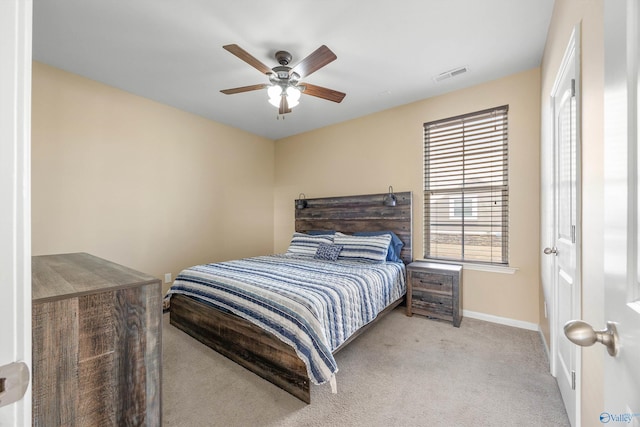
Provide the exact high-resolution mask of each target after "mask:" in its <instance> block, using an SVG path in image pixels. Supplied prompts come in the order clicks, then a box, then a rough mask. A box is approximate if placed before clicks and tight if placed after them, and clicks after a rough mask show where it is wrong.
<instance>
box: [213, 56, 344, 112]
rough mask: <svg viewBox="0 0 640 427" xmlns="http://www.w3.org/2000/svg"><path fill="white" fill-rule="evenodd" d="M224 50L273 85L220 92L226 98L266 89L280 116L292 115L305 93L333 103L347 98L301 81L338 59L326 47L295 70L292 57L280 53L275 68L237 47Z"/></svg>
mask: <svg viewBox="0 0 640 427" xmlns="http://www.w3.org/2000/svg"><path fill="white" fill-rule="evenodd" d="M222 47H223V48H224V49H225V50H227V51H229V52H231V53H232V54H234V55H235V56H237V57H238V58H240V59H241V60H243V61H244V62H246V63H247V64H249V65H251V66H252V67H253V68H255V69H256V70H258V71H260V72H261V73H264V74H266V75H267V76H269V82H270V83H269V84H266V83H265V84H256V85H251V86H242V87H236V88H232V89H224V90H221V91H220V92H222V93H224V94H226V95H232V94H234V93H242V92H249V91H252V90H260V89H267V94H268V95H269V102H270V103H271V104H272V105H274V106H275V107H277V108H278V111H279V114H286V113H290V112H291V109H292V108H293V107H295V106H296V105H298V100H299V99H300V95H301V94H302V93H304V94H306V95H311V96H315V97H317V98H322V99H327V100H329V101H333V102H341V101H342V100H343V99H344V97H345V96H346V94H345V93H342V92H338V91H337V90H332V89H327V88H325V87H322V86H316V85H312V84H309V83H303V82H301V81H300V79H302V78H304V77H307V76H309V75H310V74H311V73H313V72H315V71H318V70H319V69H320V68H322V67H324V66H325V65H327V64H329V63H330V62H332V61H334V60H335V59H336V58H337V56H336V55H335V54H334V53H333V52H332V51H331V49H329V48H328V47H326V46H325V45H322V46H320V47H319V48H318V49H316V50H315V51H314V52H313V53H311V54H310V55H309V56H307V57H306V58H304V59H303V60H302V61H300V62H299V63H298V64H297V65H296V66H294V67H289V62H291V59H292V56H291V54H290V53H289V52H286V51H284V50H280V51H278V52H276V54H275V57H276V60H277V61H278V63H279V64H280V65H279V66H276V67H273V68H269V67H267V66H266V65H264V64H263V63H262V62H260V61H259V60H258V59H256V58H255V57H253V56H252V55H251V54H250V53H249V52H247V51H246V50H244V49H242V48H241V47H240V46H238V45H237V44H228V45H225V46H222Z"/></svg>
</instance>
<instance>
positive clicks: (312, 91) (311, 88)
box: [300, 83, 347, 103]
mask: <svg viewBox="0 0 640 427" xmlns="http://www.w3.org/2000/svg"><path fill="white" fill-rule="evenodd" d="M300 86H304V87H305V89H304V91H303V92H302V93H304V94H305V95H311V96H315V97H318V98H322V99H326V100H329V101H333V102H338V103H339V102H342V100H343V99H344V97H345V96H347V94H346V93H342V92H338V91H337V90H333V89H327V88H326V87H322V86H316V85H312V84H309V83H300Z"/></svg>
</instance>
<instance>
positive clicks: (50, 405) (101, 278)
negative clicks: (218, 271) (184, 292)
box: [32, 253, 162, 427]
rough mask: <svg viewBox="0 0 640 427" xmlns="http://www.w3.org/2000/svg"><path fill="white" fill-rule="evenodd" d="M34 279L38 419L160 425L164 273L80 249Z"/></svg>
mask: <svg viewBox="0 0 640 427" xmlns="http://www.w3.org/2000/svg"><path fill="white" fill-rule="evenodd" d="M32 281H33V285H32V286H33V289H32V295H33V297H32V301H33V314H32V322H33V324H32V328H33V425H34V426H47V427H51V426H60V425H65V426H101V427H103V426H141V425H142V426H160V425H161V363H162V359H161V356H162V354H161V350H162V342H161V331H162V324H161V322H162V294H161V292H162V289H161V286H162V285H161V282H160V280H159V279H157V278H155V277H151V276H149V275H146V274H143V273H140V272H138V271H135V270H132V269H129V268H127V267H123V266H121V265H118V264H115V263H112V262H109V261H106V260H104V259H101V258H98V257H95V256H93V255H89V254H86V253H73V254H63V255H46V256H35V257H33V259H32Z"/></svg>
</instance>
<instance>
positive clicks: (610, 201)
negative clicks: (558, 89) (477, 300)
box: [592, 0, 640, 426]
mask: <svg viewBox="0 0 640 427" xmlns="http://www.w3.org/2000/svg"><path fill="white" fill-rule="evenodd" d="M604 4H605V6H604V8H605V99H604V111H605V141H604V150H605V247H604V248H605V258H604V266H605V310H604V312H605V320H606V321H611V322H614V323H615V326H616V329H617V333H618V339H619V341H618V345H619V349H618V354H617V356H615V357H609V356H608V355H606V356H605V364H604V378H605V384H604V392H605V393H604V395H605V406H604V408H603V410H604V412H603V413H602V414H601V415H600V418H601V421H602V422H603V423H607V422H609V421H612V422H613V421H616V422H621V423H620V424H615V425H632V426H640V284H639V282H640V280H639V276H638V275H639V274H640V262H639V259H638V256H639V254H640V251H638V244H639V242H640V238H639V233H640V223H639V222H638V219H639V216H638V213H639V205H638V203H639V200H640V199H639V196H640V194H639V191H638V188H639V185H640V180H639V177H638V164H639V160H638V153H639V150H638V118H639V117H638V111H639V108H638V72H639V67H638V60H639V59H638V58H639V57H640V48H639V46H638V45H639V43H640V42H639V31H640V6H639V5H638V1H637V0H607V1H605V2H604ZM592 326H594V327H595V328H596V329H600V328H602V327H603V326H604V325H592ZM598 345H599V344H598ZM601 351H604V349H602V350H601ZM605 354H606V353H605Z"/></svg>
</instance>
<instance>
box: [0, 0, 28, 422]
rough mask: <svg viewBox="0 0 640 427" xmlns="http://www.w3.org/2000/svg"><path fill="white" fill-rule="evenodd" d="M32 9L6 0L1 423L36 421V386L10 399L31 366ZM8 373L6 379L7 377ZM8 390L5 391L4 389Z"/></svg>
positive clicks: (0, 102)
mask: <svg viewBox="0 0 640 427" xmlns="http://www.w3.org/2000/svg"><path fill="white" fill-rule="evenodd" d="M31 11H32V3H31V1H30V0H1V1H0V94H1V95H0V206H2V208H1V209H0V425H1V426H3V427H4V426H8V427H10V426H27V425H31V398H30V391H27V394H26V395H25V397H24V398H23V399H21V400H19V401H18V402H17V403H12V404H8V405H3V403H7V402H8V401H10V400H9V399H8V396H9V393H11V392H12V390H14V384H15V381H16V378H14V376H13V374H14V373H15V370H7V369H6V368H5V366H6V365H8V364H11V363H13V362H24V363H25V364H26V366H27V368H28V367H30V366H31V230H30V224H31V220H30V217H31V212H30V168H29V162H30V155H29V152H30V150H29V147H30V137H29V135H30V128H31ZM3 378H6V379H5V380H3ZM3 389H4V391H3Z"/></svg>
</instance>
